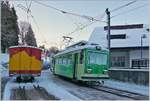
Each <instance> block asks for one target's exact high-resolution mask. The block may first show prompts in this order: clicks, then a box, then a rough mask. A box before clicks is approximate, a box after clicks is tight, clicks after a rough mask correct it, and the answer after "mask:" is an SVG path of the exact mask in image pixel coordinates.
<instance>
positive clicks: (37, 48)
mask: <svg viewBox="0 0 150 101" xmlns="http://www.w3.org/2000/svg"><path fill="white" fill-rule="evenodd" d="M19 47H25V48H36V49H40V50H42V49H41V48H38V47H35V46H25V45H18V46H11V47H9V48H19Z"/></svg>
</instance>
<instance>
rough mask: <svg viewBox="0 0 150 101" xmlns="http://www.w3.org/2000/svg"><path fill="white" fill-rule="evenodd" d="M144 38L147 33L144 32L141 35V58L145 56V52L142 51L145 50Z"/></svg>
mask: <svg viewBox="0 0 150 101" xmlns="http://www.w3.org/2000/svg"><path fill="white" fill-rule="evenodd" d="M143 38H146V34H143V35H142V36H141V59H142V58H143V57H142V55H143V53H142V51H143Z"/></svg>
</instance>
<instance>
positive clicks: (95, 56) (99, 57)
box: [88, 52, 107, 65]
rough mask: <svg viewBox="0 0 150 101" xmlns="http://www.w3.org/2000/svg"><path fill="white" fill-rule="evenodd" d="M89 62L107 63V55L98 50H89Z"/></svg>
mask: <svg viewBox="0 0 150 101" xmlns="http://www.w3.org/2000/svg"><path fill="white" fill-rule="evenodd" d="M88 64H98V65H106V64H107V55H106V54H102V53H96V52H88Z"/></svg>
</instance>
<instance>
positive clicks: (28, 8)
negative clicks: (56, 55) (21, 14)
mask: <svg viewBox="0 0 150 101" xmlns="http://www.w3.org/2000/svg"><path fill="white" fill-rule="evenodd" d="M31 3H32V2H30V5H29V6H28V4H27V3H26V6H27V8H26V7H24V6H23V5H21V4H18V5H17V7H19V8H21V9H22V10H23V11H25V12H26V13H27V20H28V23H29V17H31V18H32V20H33V22H34V24H35V25H36V27H37V30H38V32H40V31H39V29H40V27H39V25H38V23H37V21H36V20H35V17H34V16H33V15H32V13H31V10H30V8H31ZM40 33H41V32H40ZM42 37H43V39H44V40H45V37H44V36H43V35H42Z"/></svg>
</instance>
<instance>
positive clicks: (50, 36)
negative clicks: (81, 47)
mask: <svg viewBox="0 0 150 101" xmlns="http://www.w3.org/2000/svg"><path fill="white" fill-rule="evenodd" d="M132 1H134V0H76V1H75V0H38V2H41V3H43V4H46V5H50V6H52V7H55V8H58V9H61V10H63V11H67V12H70V13H75V14H79V15H86V16H91V17H96V16H97V17H96V19H100V17H101V16H102V14H105V10H106V8H109V10H110V11H111V10H113V9H115V8H118V7H120V6H122V5H124V4H127V3H129V2H132ZM30 3H31V7H30V10H31V14H32V15H33V17H34V19H33V18H32V17H29V18H28V19H27V13H26V12H25V11H24V10H23V9H22V8H21V7H19V6H18V5H21V6H23V7H26V8H27V5H30ZM10 4H11V5H12V6H14V7H15V10H16V13H17V16H18V22H20V21H27V22H29V23H30V24H31V25H32V28H33V31H34V33H35V37H36V39H37V43H38V45H43V44H45V46H46V47H47V48H49V47H51V46H57V47H60V46H61V45H62V40H63V38H62V36H66V35H68V34H69V33H71V32H72V31H74V30H75V29H76V28H77V26H81V25H85V24H88V23H89V22H90V21H89V20H87V19H85V18H82V17H79V16H73V15H69V14H63V13H61V12H60V11H57V10H55V9H52V8H49V7H45V6H43V5H40V4H38V3H36V2H35V1H32V2H31V1H29V0H24V1H23V0H10ZM141 6H142V7H141ZM140 7H141V8H140ZM132 9H134V10H132ZM149 10H150V2H149V0H137V1H136V2H134V3H133V4H131V5H129V6H127V7H124V8H122V9H119V10H117V11H114V12H111V16H114V15H118V14H120V15H118V16H116V17H113V18H111V25H118V24H120V25H122V24H138V23H142V24H149V22H150V19H149V18H150V11H149ZM106 18H107V16H106V15H105V16H104V18H103V19H102V20H103V21H105V22H98V21H95V22H94V23H93V24H91V25H90V26H88V27H86V28H84V29H83V30H80V31H77V32H75V33H73V34H70V35H68V36H70V37H72V38H73V41H74V42H78V41H80V40H88V39H89V37H90V35H91V33H92V31H93V30H94V28H95V27H100V26H106V25H107V24H106Z"/></svg>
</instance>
